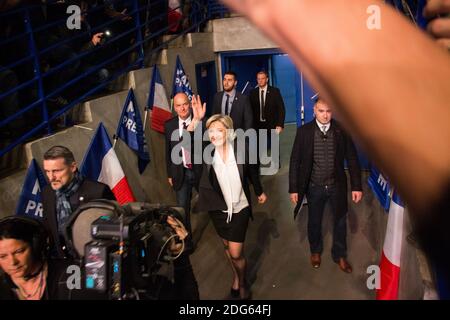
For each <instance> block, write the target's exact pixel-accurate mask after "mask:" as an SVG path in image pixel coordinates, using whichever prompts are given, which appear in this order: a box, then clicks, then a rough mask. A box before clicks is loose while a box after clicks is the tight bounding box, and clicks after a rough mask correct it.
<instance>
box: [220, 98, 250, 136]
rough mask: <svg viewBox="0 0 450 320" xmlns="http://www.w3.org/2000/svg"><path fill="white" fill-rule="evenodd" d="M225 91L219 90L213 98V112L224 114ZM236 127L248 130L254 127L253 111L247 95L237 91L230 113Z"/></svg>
mask: <svg viewBox="0 0 450 320" xmlns="http://www.w3.org/2000/svg"><path fill="white" fill-rule="evenodd" d="M223 95H224V92H223V91H221V92H217V93H216V95H215V96H214V100H213V112H212V114H222V98H223ZM230 117H231V119H233V128H234V129H243V130H247V129H250V128H254V122H253V112H252V107H251V105H250V101H249V99H248V97H247V96H245V95H243V94H241V93H240V92H237V91H236V95H235V96H234V100H233V104H232V107H231V113H230Z"/></svg>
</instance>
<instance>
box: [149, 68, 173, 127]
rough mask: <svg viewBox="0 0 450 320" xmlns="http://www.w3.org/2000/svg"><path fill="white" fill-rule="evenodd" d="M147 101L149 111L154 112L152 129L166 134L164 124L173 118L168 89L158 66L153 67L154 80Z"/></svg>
mask: <svg viewBox="0 0 450 320" xmlns="http://www.w3.org/2000/svg"><path fill="white" fill-rule="evenodd" d="M149 92H150V93H149V95H148V101H147V109H150V110H152V115H151V118H150V119H151V120H150V121H151V124H150V125H151V127H152V129H153V130H155V131H158V132H160V133H164V123H165V122H166V121H167V120H169V119H170V118H172V111H171V109H170V105H169V100H167V94H166V89H164V85H163V82H162V80H161V75H160V74H159V71H158V68H157V67H156V65H155V66H154V67H153V74H152V80H151V82H150V91H149Z"/></svg>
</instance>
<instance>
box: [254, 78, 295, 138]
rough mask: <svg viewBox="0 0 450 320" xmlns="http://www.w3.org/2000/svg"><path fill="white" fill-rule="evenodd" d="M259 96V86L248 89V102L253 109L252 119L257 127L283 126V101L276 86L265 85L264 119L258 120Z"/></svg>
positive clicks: (273, 127)
mask: <svg viewBox="0 0 450 320" xmlns="http://www.w3.org/2000/svg"><path fill="white" fill-rule="evenodd" d="M259 100H260V97H259V87H258V88H255V89H253V90H252V91H250V104H251V106H252V109H253V120H254V123H255V126H256V128H257V129H275V127H282V128H284V117H285V114H286V111H285V107H284V101H283V98H282V97H281V94H280V90H278V88H275V87H272V86H267V93H266V100H265V103H264V119H266V121H265V122H260V101H259Z"/></svg>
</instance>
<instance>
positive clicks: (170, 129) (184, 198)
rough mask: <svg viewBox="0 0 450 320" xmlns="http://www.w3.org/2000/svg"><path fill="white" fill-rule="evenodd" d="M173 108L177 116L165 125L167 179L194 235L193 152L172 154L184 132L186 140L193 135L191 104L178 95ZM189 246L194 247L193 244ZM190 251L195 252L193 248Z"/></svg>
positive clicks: (185, 96)
mask: <svg viewBox="0 0 450 320" xmlns="http://www.w3.org/2000/svg"><path fill="white" fill-rule="evenodd" d="M173 107H174V110H175V112H176V114H177V115H176V116H175V117H173V118H172V119H170V120H167V121H166V123H165V124H164V129H165V130H164V133H165V137H166V166H167V177H168V183H169V185H170V186H171V187H172V188H173V190H174V191H175V193H176V197H177V205H178V206H180V207H183V208H184V211H185V214H186V221H185V222H186V223H185V226H186V229H187V231H188V232H189V234H190V235H192V229H191V220H190V213H191V198H192V189H193V187H194V186H195V174H194V170H193V169H194V166H193V164H192V162H191V153H192V150H190V148H180V151H181V152H176V151H175V152H174V154H172V151H173V150H174V148H175V147H177V145H178V148H179V147H180V146H179V143H180V142H181V141H182V140H183V132H184V137H185V138H186V137H189V138H190V137H191V134H190V133H188V131H187V130H186V129H187V127H188V126H189V124H190V123H191V121H192V115H191V104H190V102H189V98H188V97H187V95H186V94H184V93H177V94H176V95H175V97H174V98H173ZM175 131H177V134H175V135H174V139H172V135H173V133H174V132H175ZM191 239H192V238H191V236H189V237H188V242H189V240H191ZM190 242H192V241H190ZM189 245H192V243H190V244H189ZM188 249H191V251H193V248H188Z"/></svg>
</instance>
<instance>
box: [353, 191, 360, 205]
mask: <svg viewBox="0 0 450 320" xmlns="http://www.w3.org/2000/svg"><path fill="white" fill-rule="evenodd" d="M362 195H363V193H362V191H352V200H353V202H354V203H358V202H359V201H361V199H362Z"/></svg>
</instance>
